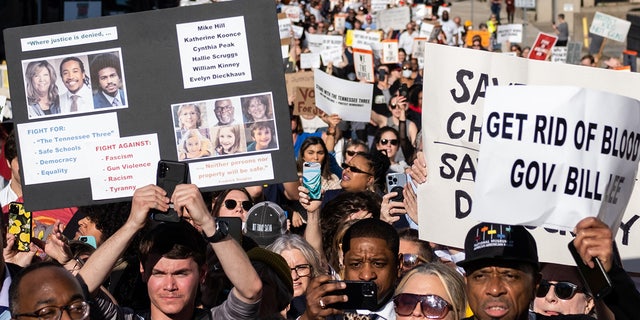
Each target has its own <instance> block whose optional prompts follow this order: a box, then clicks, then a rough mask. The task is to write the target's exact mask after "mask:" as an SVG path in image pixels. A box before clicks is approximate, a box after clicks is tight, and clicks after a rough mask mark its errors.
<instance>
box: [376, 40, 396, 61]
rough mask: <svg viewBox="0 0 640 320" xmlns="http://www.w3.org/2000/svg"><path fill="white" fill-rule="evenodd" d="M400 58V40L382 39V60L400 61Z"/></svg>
mask: <svg viewBox="0 0 640 320" xmlns="http://www.w3.org/2000/svg"><path fill="white" fill-rule="evenodd" d="M398 59H399V58H398V40H397V39H393V40H390V39H386V40H382V57H380V62H381V63H383V64H387V63H398Z"/></svg>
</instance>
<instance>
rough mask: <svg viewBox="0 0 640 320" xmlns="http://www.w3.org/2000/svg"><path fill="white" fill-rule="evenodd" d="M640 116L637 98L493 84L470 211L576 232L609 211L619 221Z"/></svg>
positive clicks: (638, 143) (632, 172)
mask: <svg viewBox="0 0 640 320" xmlns="http://www.w3.org/2000/svg"><path fill="white" fill-rule="evenodd" d="M514 101H518V103H514ZM605 105H606V106H607V108H603V107H602V106H605ZM638 123H640V101H638V100H636V99H632V98H628V97H624V96H620V95H617V94H613V93H607V92H602V91H598V90H593V89H584V88H579V87H569V86H566V87H565V86H554V87H551V86H495V87H488V88H487V96H486V100H485V105H484V117H483V121H482V144H481V147H480V155H479V158H478V162H479V165H478V175H477V180H476V183H475V192H474V195H475V199H476V200H475V201H474V203H473V210H472V212H471V215H470V216H469V217H470V218H471V219H475V220H482V221H487V222H500V223H507V224H519V225H528V226H544V227H548V228H553V229H558V230H566V231H571V230H573V228H574V227H575V225H576V224H577V223H578V222H579V221H580V220H581V219H583V218H586V217H588V216H594V215H596V214H598V212H606V213H607V217H606V219H603V221H605V222H607V223H610V224H611V225H615V226H618V225H619V224H620V220H621V219H622V214H623V213H624V210H625V208H626V206H627V203H628V201H629V197H630V196H631V191H632V190H633V186H634V183H633V181H634V178H635V176H636V171H637V168H638V157H639V155H638V152H639V150H638V149H639V148H640V133H638V132H637V129H638ZM514 208H518V211H517V214H514ZM603 208H606V210H603ZM615 229H617V228H615Z"/></svg>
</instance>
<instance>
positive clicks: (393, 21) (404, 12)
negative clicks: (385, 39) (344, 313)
mask: <svg viewBox="0 0 640 320" xmlns="http://www.w3.org/2000/svg"><path fill="white" fill-rule="evenodd" d="M409 21H411V11H410V10H409V7H407V6H402V7H397V8H391V9H386V10H382V11H380V12H378V15H377V16H376V23H377V27H378V29H381V30H389V29H393V30H404V29H405V28H406V27H407V23H409Z"/></svg>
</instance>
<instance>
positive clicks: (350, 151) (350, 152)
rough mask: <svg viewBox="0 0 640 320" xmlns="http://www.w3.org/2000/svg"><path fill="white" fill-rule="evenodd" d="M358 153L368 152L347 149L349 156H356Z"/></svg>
mask: <svg viewBox="0 0 640 320" xmlns="http://www.w3.org/2000/svg"><path fill="white" fill-rule="evenodd" d="M356 154H367V153H366V152H362V151H353V150H347V155H348V156H349V157H355V156H356Z"/></svg>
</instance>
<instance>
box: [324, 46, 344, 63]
mask: <svg viewBox="0 0 640 320" xmlns="http://www.w3.org/2000/svg"><path fill="white" fill-rule="evenodd" d="M320 57H321V58H322V63H323V64H324V65H325V66H328V65H329V63H333V64H334V65H339V64H340V63H342V48H329V49H324V50H322V51H321V52H320Z"/></svg>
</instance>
